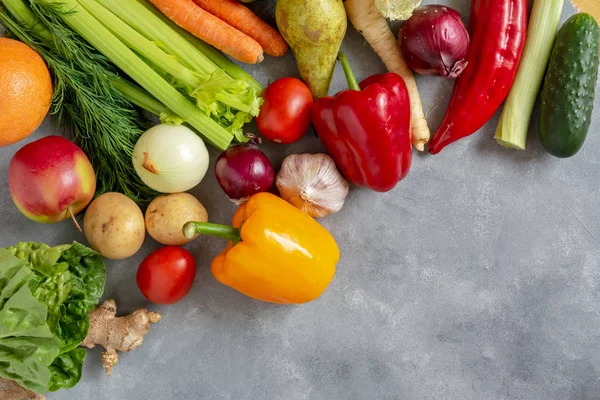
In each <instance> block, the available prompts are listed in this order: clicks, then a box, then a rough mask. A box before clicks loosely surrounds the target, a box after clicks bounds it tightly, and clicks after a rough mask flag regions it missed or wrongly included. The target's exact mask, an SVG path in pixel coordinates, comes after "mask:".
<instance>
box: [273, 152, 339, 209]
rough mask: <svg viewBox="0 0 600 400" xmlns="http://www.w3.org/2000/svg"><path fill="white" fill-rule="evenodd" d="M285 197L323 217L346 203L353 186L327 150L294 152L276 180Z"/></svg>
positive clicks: (285, 162) (285, 161)
mask: <svg viewBox="0 0 600 400" xmlns="http://www.w3.org/2000/svg"><path fill="white" fill-rule="evenodd" d="M275 184H276V185H277V188H278V189H279V193H280V195H281V198H283V199H284V200H286V201H287V202H289V203H291V204H292V205H294V206H295V207H296V208H299V209H300V210H302V211H304V212H305V213H307V214H308V215H310V216H312V217H315V218H321V217H324V216H326V215H329V214H333V213H336V212H338V211H340V210H341V209H342V207H343V206H344V201H345V200H346V197H347V196H348V192H349V190H350V187H349V185H348V181H346V179H344V177H343V176H342V175H341V174H340V172H339V171H338V169H337V167H336V165H335V161H333V159H332V158H331V157H329V156H328V155H327V154H322V153H319V154H292V155H290V156H288V157H286V158H285V160H284V161H283V164H282V166H281V170H280V171H279V173H278V174H277V178H276V181H275Z"/></svg>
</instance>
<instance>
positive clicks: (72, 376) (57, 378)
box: [48, 347, 87, 392]
mask: <svg viewBox="0 0 600 400" xmlns="http://www.w3.org/2000/svg"><path fill="white" fill-rule="evenodd" d="M86 356H87V351H86V350H85V349H84V348H82V347H78V348H76V349H74V350H71V351H69V352H68V353H63V354H60V355H59V356H58V357H57V358H56V359H55V360H54V362H53V363H52V365H51V366H50V372H51V377H50V388H49V389H48V390H50V391H51V392H55V391H57V390H59V389H68V388H72V387H73V386H75V385H77V384H78V383H79V381H80V380H81V373H82V370H83V362H84V361H85V357H86Z"/></svg>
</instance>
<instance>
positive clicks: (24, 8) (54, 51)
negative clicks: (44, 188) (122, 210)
mask: <svg viewBox="0 0 600 400" xmlns="http://www.w3.org/2000/svg"><path fill="white" fill-rule="evenodd" d="M26 1H27V3H28V4H26V3H24V2H23V0H0V23H2V25H4V27H5V28H6V29H7V30H8V31H9V33H10V34H12V35H13V36H14V37H16V38H18V39H19V40H21V41H22V42H24V43H25V44H27V45H28V46H30V47H31V48H32V49H34V50H35V51H36V52H38V53H39V54H40V55H41V57H42V58H43V59H44V61H45V62H46V63H47V65H48V67H49V69H50V71H51V73H52V78H53V88H54V93H53V99H52V108H51V113H52V115H53V116H54V120H55V122H56V123H57V125H58V126H61V127H65V128H66V132H67V133H68V134H69V135H70V136H71V138H72V139H73V141H75V142H76V143H77V144H78V145H79V146H80V147H81V149H82V150H83V151H84V152H85V153H86V154H87V156H88V157H89V159H90V161H91V163H92V165H93V167H94V170H95V172H96V178H97V182H98V189H97V192H96V195H100V194H102V193H105V192H120V193H123V194H125V195H126V196H128V197H130V198H131V199H132V200H134V201H135V202H136V203H138V204H139V205H141V206H144V205H146V204H148V203H149V202H150V201H151V200H152V199H153V198H154V197H156V195H157V193H156V192H155V191H153V190H152V189H150V188H149V187H147V186H146V185H145V184H144V183H143V182H142V181H141V180H140V178H139V177H138V175H137V173H136V172H135V169H134V167H133V163H132V155H133V148H134V146H135V143H136V141H137V139H138V138H139V137H140V135H141V134H142V133H143V131H144V128H145V124H146V122H145V120H144V118H143V116H142V115H141V114H140V113H139V112H138V111H137V110H136V109H135V108H134V107H133V106H132V104H131V103H129V102H128V101H127V100H126V99H125V97H124V96H123V94H122V93H121V92H120V91H119V90H118V89H117V88H116V87H115V85H114V82H115V81H118V80H120V79H121V78H120V77H119V75H118V72H117V70H116V69H115V67H114V66H113V65H112V64H111V63H110V62H109V61H108V60H107V59H106V58H105V57H104V56H103V55H101V54H100V53H98V52H97V51H96V50H95V49H94V48H93V47H91V46H90V45H89V44H88V43H87V42H86V41H85V40H83V39H82V38H81V37H80V36H79V35H77V34H76V33H75V32H74V31H73V30H71V28H69V27H68V26H67V25H65V24H64V22H62V20H61V19H60V17H59V13H60V12H62V11H59V10H58V9H57V8H55V7H52V6H49V5H48V4H47V3H46V4H44V3H38V2H37V1H35V0H26ZM2 5H4V7H2Z"/></svg>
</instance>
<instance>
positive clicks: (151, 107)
mask: <svg viewBox="0 0 600 400" xmlns="http://www.w3.org/2000/svg"><path fill="white" fill-rule="evenodd" d="M113 85H114V86H115V88H117V90H118V91H119V92H121V94H123V96H125V98H126V99H127V100H128V101H129V102H130V103H131V104H133V105H136V106H138V107H139V108H141V109H142V110H144V111H147V112H149V113H151V114H154V115H156V116H157V117H160V121H161V122H162V123H164V124H169V125H181V124H183V123H184V121H183V119H182V118H181V117H179V116H178V115H175V114H174V113H173V111H171V110H169V109H168V108H167V107H165V105H164V104H163V103H161V102H160V101H158V100H156V99H155V98H154V97H152V95H151V94H150V93H148V92H146V91H145V90H144V89H142V88H140V87H138V86H136V85H134V84H132V83H130V82H127V81H124V80H121V79H117V80H115V81H113Z"/></svg>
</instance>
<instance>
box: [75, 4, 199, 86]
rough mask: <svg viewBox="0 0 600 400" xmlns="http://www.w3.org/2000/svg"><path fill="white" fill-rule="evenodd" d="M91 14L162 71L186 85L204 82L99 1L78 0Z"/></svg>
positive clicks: (197, 84)
mask: <svg viewBox="0 0 600 400" xmlns="http://www.w3.org/2000/svg"><path fill="white" fill-rule="evenodd" d="M78 1H79V4H81V5H82V6H83V7H84V8H85V9H86V10H87V11H89V13H90V14H91V15H93V16H94V17H95V18H97V19H98V21H100V22H101V23H102V25H104V26H105V27H107V28H108V30H110V31H111V32H112V33H113V34H115V36H117V37H118V38H119V39H120V40H121V41H122V42H123V43H125V44H126V45H127V47H129V48H130V49H131V50H133V51H135V52H136V53H138V54H140V55H141V56H143V57H144V58H145V59H147V60H149V61H150V62H151V63H153V64H155V65H156V66H157V67H159V68H160V69H161V70H162V71H165V72H166V73H167V74H169V75H171V76H173V77H174V78H175V79H177V80H178V81H181V83H183V84H184V85H186V86H188V87H190V88H192V89H195V88H197V87H198V86H200V85H201V84H202V80H201V79H200V77H199V76H198V75H197V74H196V73H194V72H193V71H191V70H190V69H188V68H186V67H185V66H184V65H182V64H180V63H179V62H178V61H177V60H176V59H175V58H174V57H171V56H170V55H168V54H167V53H165V52H164V51H163V50H161V49H160V48H159V47H158V46H157V45H156V44H154V43H153V42H151V41H149V40H148V39H146V38H145V37H144V36H142V35H141V34H139V33H138V32H137V31H136V30H135V29H133V28H132V27H130V26H129V25H127V24H126V23H125V22H123V21H121V20H120V19H119V17H117V16H116V15H114V14H113V13H112V12H110V11H109V10H108V9H106V8H105V7H103V6H102V5H101V4H99V3H97V2H96V0H78Z"/></svg>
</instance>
